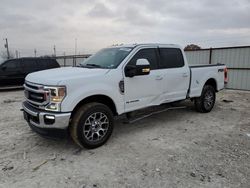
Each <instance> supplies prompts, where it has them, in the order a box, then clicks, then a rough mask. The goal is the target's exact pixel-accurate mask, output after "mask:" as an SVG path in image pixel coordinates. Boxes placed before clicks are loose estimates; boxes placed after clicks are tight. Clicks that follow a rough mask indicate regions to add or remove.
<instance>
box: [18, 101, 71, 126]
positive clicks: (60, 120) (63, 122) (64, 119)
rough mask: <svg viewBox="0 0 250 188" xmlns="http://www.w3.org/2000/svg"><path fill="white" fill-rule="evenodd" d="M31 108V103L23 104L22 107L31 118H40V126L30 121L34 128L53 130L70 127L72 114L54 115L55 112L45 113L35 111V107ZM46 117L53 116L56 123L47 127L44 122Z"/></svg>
mask: <svg viewBox="0 0 250 188" xmlns="http://www.w3.org/2000/svg"><path fill="white" fill-rule="evenodd" d="M27 106H29V103H27V102H23V103H22V107H23V110H24V111H25V112H26V113H28V114H29V115H31V116H36V117H38V118H39V124H38V123H36V122H34V121H32V120H30V121H29V122H28V123H30V124H32V125H33V126H36V127H39V128H46V129H48V128H51V129H54V128H56V129H66V128H68V126H69V121H70V116H71V112H66V113H53V112H44V111H39V110H38V109H34V108H33V107H30V108H29V107H27ZM45 115H51V116H54V117H55V123H53V124H52V125H47V124H45V122H44V116H45Z"/></svg>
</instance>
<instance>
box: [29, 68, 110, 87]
mask: <svg viewBox="0 0 250 188" xmlns="http://www.w3.org/2000/svg"><path fill="white" fill-rule="evenodd" d="M109 70H110V69H97V68H82V67H63V68H56V69H49V70H44V71H38V72H34V73H31V74H28V75H27V76H26V78H25V80H26V81H28V82H32V83H37V84H42V85H59V84H60V82H62V81H65V80H72V79H79V78H80V79H82V78H83V79H84V78H89V77H95V76H100V75H104V74H106V73H108V72H109Z"/></svg>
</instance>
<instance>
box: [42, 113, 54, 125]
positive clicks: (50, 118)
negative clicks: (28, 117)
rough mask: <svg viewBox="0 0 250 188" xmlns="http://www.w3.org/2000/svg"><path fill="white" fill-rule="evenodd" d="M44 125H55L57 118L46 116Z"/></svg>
mask: <svg viewBox="0 0 250 188" xmlns="http://www.w3.org/2000/svg"><path fill="white" fill-rule="evenodd" d="M44 123H45V124H47V125H51V124H54V123H55V116H53V115H44Z"/></svg>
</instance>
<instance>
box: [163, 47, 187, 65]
mask: <svg viewBox="0 0 250 188" xmlns="http://www.w3.org/2000/svg"><path fill="white" fill-rule="evenodd" d="M159 55H160V68H180V67H183V66H184V58H183V54H182V51H181V50H180V49H178V48H159Z"/></svg>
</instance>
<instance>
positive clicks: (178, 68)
mask: <svg viewBox="0 0 250 188" xmlns="http://www.w3.org/2000/svg"><path fill="white" fill-rule="evenodd" d="M158 50H159V56H160V69H161V70H164V72H163V74H164V76H163V82H162V83H163V86H162V89H163V100H164V101H163V102H171V101H177V100H183V99H185V98H186V94H187V90H188V87H189V76H190V72H189V68H188V65H185V63H184V58H183V54H182V51H181V50H180V49H178V48H164V47H160V48H159V49H158Z"/></svg>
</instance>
